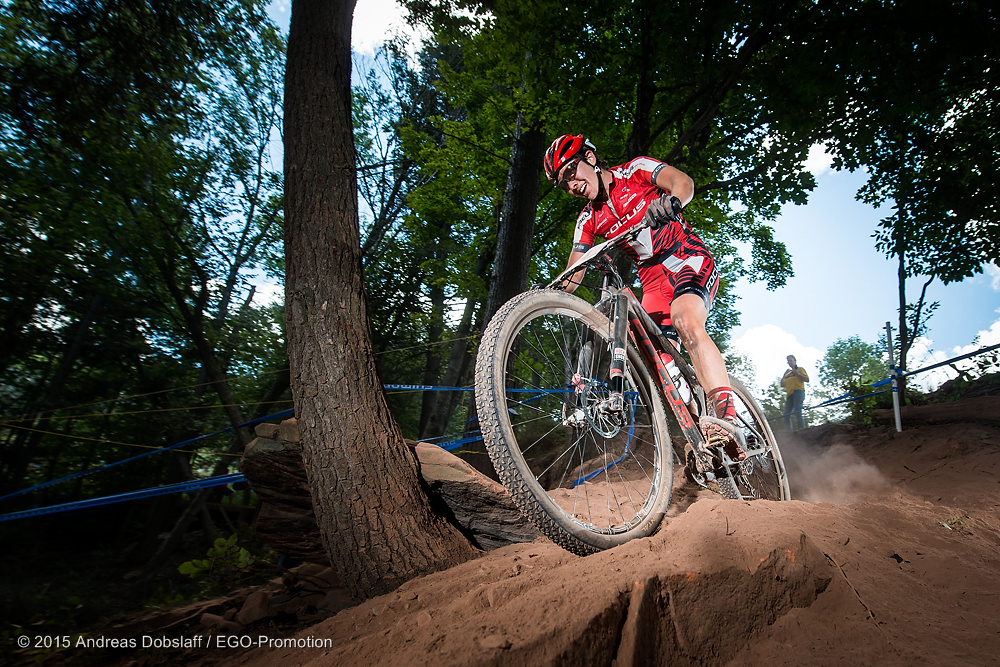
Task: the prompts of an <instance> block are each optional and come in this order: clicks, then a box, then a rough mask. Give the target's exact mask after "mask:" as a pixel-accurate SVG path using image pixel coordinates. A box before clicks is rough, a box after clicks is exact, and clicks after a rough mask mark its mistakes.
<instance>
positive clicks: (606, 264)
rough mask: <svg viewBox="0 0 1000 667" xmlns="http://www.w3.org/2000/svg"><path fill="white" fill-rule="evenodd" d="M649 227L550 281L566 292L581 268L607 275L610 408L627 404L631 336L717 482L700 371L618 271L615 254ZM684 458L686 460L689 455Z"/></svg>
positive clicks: (601, 306)
mask: <svg viewBox="0 0 1000 667" xmlns="http://www.w3.org/2000/svg"><path fill="white" fill-rule="evenodd" d="M645 227H646V225H637V226H636V227H633V228H632V229H631V230H629V231H628V232H626V233H625V234H623V235H621V236H619V237H617V238H615V239H612V240H610V241H605V242H604V243H601V244H599V245H596V246H594V247H593V248H590V249H589V250H588V251H587V252H586V253H584V255H583V257H581V258H580V259H579V260H578V261H577V262H575V263H574V264H573V265H572V266H569V267H567V268H566V270H565V271H563V272H562V273H561V274H560V275H559V276H558V277H557V278H556V279H555V280H553V281H552V282H551V283H549V285H548V287H550V288H553V289H564V288H565V286H566V285H567V284H569V282H570V278H571V276H573V275H574V274H575V273H576V272H577V271H579V270H580V269H586V268H595V269H597V270H599V271H601V273H602V274H603V283H602V287H601V291H602V297H601V299H600V300H599V301H598V302H597V303H596V304H595V308H597V309H598V310H601V311H602V312H605V314H607V315H608V318H609V320H610V321H611V325H612V332H613V339H612V340H613V343H612V348H613V349H612V360H613V361H612V368H611V372H610V375H611V382H612V387H611V391H612V396H613V398H612V400H610V401H609V405H608V406H607V409H608V410H609V411H615V410H621V409H622V406H623V403H624V399H623V396H622V393H621V388H622V384H623V377H624V372H625V364H626V361H627V354H626V352H625V350H626V342H627V341H626V336H628V337H629V338H631V340H632V343H633V344H634V345H635V347H636V349H637V350H638V351H639V354H640V356H641V357H642V360H643V362H644V363H645V365H646V367H647V368H648V369H650V370H651V371H652V373H651V374H652V376H653V377H654V378H655V379H656V382H657V387H658V389H659V391H660V395H661V396H662V397H663V399H664V400H665V402H666V404H667V405H668V406H669V407H670V409H671V412H672V413H673V415H674V418H675V419H676V420H677V423H678V425H679V426H680V428H681V430H682V432H683V434H684V438H685V440H687V442H688V443H689V444H690V445H691V450H692V452H693V454H694V458H695V465H696V467H697V469H698V471H699V472H701V473H703V474H705V475H707V476H709V478H711V477H712V476H713V471H714V469H715V467H716V466H715V464H714V463H713V461H712V456H711V455H710V454H709V452H708V451H707V449H706V442H705V436H704V435H703V434H702V432H701V429H700V428H699V425H698V423H697V421H696V416H697V415H699V414H701V415H703V414H706V404H705V396H704V391H703V390H702V388H701V385H700V383H698V381H697V377H696V375H695V373H694V369H692V368H691V366H690V365H689V364H688V363H687V361H686V360H685V359H684V358H683V357H682V356H681V355H680V354H678V350H677V349H676V348H675V347H674V346H673V344H671V343H670V342H669V341H668V340H667V338H666V337H665V336H664V335H663V334H662V333H661V332H660V330H659V327H657V326H656V324H655V323H654V322H653V320H652V318H650V316H649V314H648V313H646V311H645V310H644V309H643V307H642V305H641V304H640V303H639V300H638V299H637V298H636V296H635V294H633V293H632V290H631V289H629V288H628V287H626V286H625V285H624V281H623V280H622V278H621V276H620V275H619V274H618V272H617V270H615V268H614V260H613V257H612V253H615V254H617V253H619V252H620V251H621V249H622V248H623V246H625V244H627V243H628V242H629V241H631V240H632V239H634V238H635V237H636V236H637V235H638V234H639V232H641V231H642V230H643V229H645ZM670 360H673V361H674V363H675V364H676V365H677V367H678V369H680V371H681V375H682V376H683V377H684V379H685V380H686V381H687V383H688V386H689V387H691V388H692V398H691V401H692V403H693V405H694V408H695V414H692V411H691V409H689V406H688V404H687V403H685V402H684V401H683V399H682V398H681V395H680V392H679V391H678V389H677V385H676V384H675V383H674V380H673V378H672V377H670V373H669V372H668V371H667V363H668V362H669V361H670ZM681 460H682V461H683V457H682V459H681Z"/></svg>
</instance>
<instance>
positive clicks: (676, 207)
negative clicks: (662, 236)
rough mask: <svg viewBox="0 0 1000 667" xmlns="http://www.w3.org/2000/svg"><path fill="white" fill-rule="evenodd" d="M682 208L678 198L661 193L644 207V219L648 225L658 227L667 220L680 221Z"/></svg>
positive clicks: (667, 221)
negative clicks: (661, 194) (660, 195)
mask: <svg viewBox="0 0 1000 667" xmlns="http://www.w3.org/2000/svg"><path fill="white" fill-rule="evenodd" d="M682 208H683V206H682V205H681V200H680V199H678V198H677V197H674V196H668V195H663V196H662V197H660V198H659V199H657V200H656V201H654V202H651V203H650V204H649V206H648V207H647V208H646V219H647V220H648V221H649V226H650V227H652V228H653V229H658V228H660V227H661V226H663V225H665V224H667V223H669V222H678V221H680V219H681V209H682Z"/></svg>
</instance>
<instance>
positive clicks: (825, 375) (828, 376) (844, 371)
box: [819, 336, 889, 393]
mask: <svg viewBox="0 0 1000 667" xmlns="http://www.w3.org/2000/svg"><path fill="white" fill-rule="evenodd" d="M888 375H889V369H888V361H887V359H886V356H885V352H884V346H883V347H882V348H880V347H879V346H878V345H874V344H871V343H866V342H865V341H863V340H861V338H860V337H859V336H851V337H850V338H839V339H837V340H836V341H834V342H833V343H832V344H831V345H830V347H828V348H827V350H826V354H825V355H824V356H823V360H822V361H821V362H820V365H819V376H820V379H822V381H823V382H824V383H826V384H829V385H831V386H836V387H840V388H842V389H844V390H845V391H846V390H847V388H848V386H849V385H864V384H871V383H873V382H878V381H879V380H883V379H885V378H886V377H888ZM866 393H867V392H866Z"/></svg>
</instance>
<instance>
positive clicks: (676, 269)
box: [573, 157, 719, 325]
mask: <svg viewBox="0 0 1000 667" xmlns="http://www.w3.org/2000/svg"><path fill="white" fill-rule="evenodd" d="M665 166H666V165H665V164H664V163H663V162H660V161H658V160H654V159H652V158H648V157H638V158H635V159H634V160H632V161H630V162H627V163H625V164H623V165H619V166H617V167H614V168H612V169H611V170H610V172H611V175H612V176H613V177H614V183H612V185H611V187H610V188H609V189H608V199H607V201H604V202H595V201H592V202H590V203H589V204H587V206H586V207H585V208H584V209H583V211H582V212H581V213H580V216H579V217H578V218H577V221H576V232H575V233H574V236H573V250H575V251H580V252H583V251H586V250H587V249H588V248H590V247H591V246H592V245H593V244H594V240H595V239H596V238H597V237H600V238H603V239H605V240H609V239H613V238H615V237H617V236H619V235H621V234H623V233H624V232H625V231H626V230H628V229H629V228H631V227H632V226H634V225H637V224H639V223H640V222H642V219H643V216H644V215H645V214H646V208H647V207H648V206H649V204H650V202H653V201H656V200H657V199H659V198H660V197H661V196H662V195H663V194H664V191H663V190H661V189H660V188H658V187H657V186H656V185H655V184H654V183H655V178H656V174H657V173H658V172H659V170H660V169H662V168H663V167H665ZM667 194H669V193H667ZM626 252H628V254H629V255H631V257H632V259H634V260H635V262H636V265H637V266H638V268H639V281H640V282H641V283H642V287H643V297H642V305H643V307H644V308H645V309H646V312H648V313H649V314H650V315H651V316H652V317H653V319H654V320H656V321H659V322H660V323H661V324H663V325H669V324H670V303H671V302H672V301H673V299H674V298H676V297H678V296H681V295H682V294H687V293H692V292H693V293H695V294H698V295H699V296H701V297H702V299H703V300H704V301H705V305H706V307H707V308H711V306H712V299H713V298H714V297H715V293H716V291H717V289H718V284H719V274H718V271H717V270H716V268H715V261H714V260H713V259H712V254H711V253H710V252H709V251H708V248H706V247H705V244H704V242H702V240H701V239H700V238H698V237H697V236H696V235H695V233H694V232H693V231H692V229H691V225H689V224H688V222H687V221H686V220H682V222H671V223H669V224H667V225H664V226H662V227H660V228H659V229H656V230H653V229H644V230H643V231H642V232H641V233H640V234H639V236H638V237H636V239H635V240H634V241H632V242H630V243H629V247H628V248H627V249H626Z"/></svg>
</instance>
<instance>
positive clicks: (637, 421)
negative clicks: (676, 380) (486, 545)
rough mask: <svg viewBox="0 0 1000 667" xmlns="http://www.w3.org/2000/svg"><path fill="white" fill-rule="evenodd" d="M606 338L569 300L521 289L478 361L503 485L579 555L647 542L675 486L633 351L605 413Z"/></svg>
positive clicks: (654, 399) (648, 384) (660, 414)
mask: <svg viewBox="0 0 1000 667" xmlns="http://www.w3.org/2000/svg"><path fill="white" fill-rule="evenodd" d="M610 332H611V325H610V323H609V321H608V318H607V317H605V316H604V315H603V314H601V313H600V312H598V311H597V310H595V309H594V307H593V306H592V305H590V304H589V303H587V302H586V301H584V300H582V299H580V298H578V297H575V296H572V295H570V294H566V293H564V292H559V291H554V290H536V291H532V292H526V293H524V294H521V295H519V296H517V297H515V298H514V299H512V300H511V301H509V302H508V303H507V304H506V305H505V306H504V307H503V308H502V309H501V310H500V311H499V312H498V313H497V314H496V315H495V316H494V318H493V320H492V321H491V322H490V325H489V327H487V329H486V332H485V333H484V334H483V340H482V342H481V344H480V348H479V354H478V357H477V361H476V406H477V408H478V411H479V420H480V425H481V427H482V432H483V439H484V440H485V442H486V449H487V451H488V452H489V455H490V458H491V460H492V461H493V465H494V467H495V468H496V470H497V474H498V475H499V477H500V480H501V482H502V483H503V484H504V486H505V487H506V488H507V491H508V492H509V493H510V495H511V497H512V498H513V500H514V502H515V504H516V505H517V506H518V508H519V509H520V510H521V512H522V514H524V515H525V516H526V517H527V518H528V519H529V520H530V521H531V522H532V523H533V524H534V525H535V526H536V527H537V528H538V529H539V530H540V531H541V532H542V533H543V534H545V535H546V536H547V537H549V538H550V539H552V540H553V541H554V542H556V543H557V544H559V545H560V546H562V547H563V548H565V549H567V550H569V551H572V552H574V553H577V554H580V555H586V554H589V553H594V552H596V551H599V550H602V549H607V548H610V547H613V546H616V545H619V544H623V543H624V542H627V541H628V540H631V539H635V538H637V537H644V536H647V535H650V534H651V533H652V532H653V531H654V530H655V529H656V527H657V526H658V525H659V523H660V521H661V520H662V518H663V515H664V513H665V512H666V508H667V505H668V504H669V502H670V492H671V487H672V484H673V458H672V450H671V448H670V440H669V437H668V435H667V422H666V417H665V413H664V408H663V404H662V402H661V401H660V399H659V398H658V394H657V393H656V388H655V385H654V383H653V380H652V377H651V376H650V375H649V373H648V371H647V370H646V368H645V366H644V365H643V363H642V360H641V358H640V357H639V355H638V352H637V351H636V350H635V349H634V348H632V347H631V346H629V350H628V353H627V355H628V356H627V358H628V363H627V364H626V366H627V368H626V372H625V386H624V392H623V393H624V406H623V409H620V410H617V411H616V410H611V409H609V403H608V402H607V401H608V398H609V373H608V369H609V362H610V360H611V347H612V346H611V333H610Z"/></svg>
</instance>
